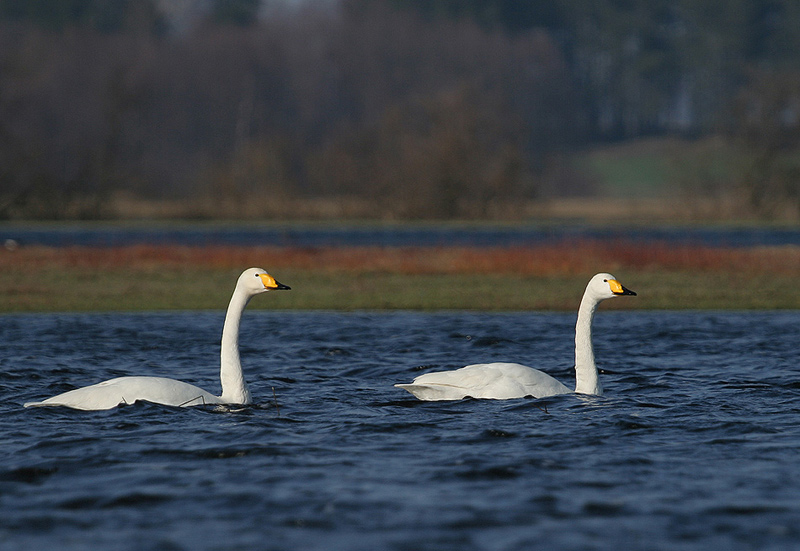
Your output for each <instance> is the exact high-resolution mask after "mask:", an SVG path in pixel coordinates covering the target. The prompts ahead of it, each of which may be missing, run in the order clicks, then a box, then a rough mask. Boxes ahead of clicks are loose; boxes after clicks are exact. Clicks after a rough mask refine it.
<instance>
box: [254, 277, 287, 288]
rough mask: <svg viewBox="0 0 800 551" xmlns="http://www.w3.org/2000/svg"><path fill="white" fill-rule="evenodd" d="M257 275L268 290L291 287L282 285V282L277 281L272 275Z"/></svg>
mask: <svg viewBox="0 0 800 551" xmlns="http://www.w3.org/2000/svg"><path fill="white" fill-rule="evenodd" d="M258 277H260V278H261V282H262V283H263V284H264V288H265V289H267V290H269V291H288V290H290V289H291V287H289V286H288V285H284V284H283V283H278V282H277V281H276V280H275V278H274V277H272V276H271V275H269V274H258Z"/></svg>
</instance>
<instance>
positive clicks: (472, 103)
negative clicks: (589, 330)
mask: <svg viewBox="0 0 800 551" xmlns="http://www.w3.org/2000/svg"><path fill="white" fill-rule="evenodd" d="M799 129H800V2H797V1H796V0H727V1H725V0H694V1H692V0H670V1H666V0H531V1H528V2H520V1H517V0H340V1H338V2H336V1H334V0H329V1H327V2H310V1H307V2H288V3H286V2H279V1H278V0H209V1H195V2H191V1H189V2H179V1H178V0H29V1H21V0H0V218H13V217H38V218H54V219H58V218H100V217H110V216H114V215H115V214H117V213H116V212H114V208H115V207H114V205H118V204H119V198H120V197H129V198H131V199H136V198H147V199H154V200H165V199H167V200H169V199H172V200H177V201H180V202H182V203H183V204H185V205H186V209H185V210H184V212H183V214H185V215H193V216H289V217H291V216H302V215H305V214H308V211H303V210H302V208H301V207H300V206H299V205H301V204H317V205H328V207H327V208H328V209H329V210H328V212H330V213H331V214H333V215H337V214H338V215H347V214H348V213H356V214H360V215H364V214H367V215H370V216H375V217H396V218H455V217H496V216H513V215H515V214H518V213H521V212H522V211H521V209H522V208H523V206H524V205H525V204H526V202H528V201H531V200H536V199H538V198H546V197H553V196H563V195H570V194H588V193H591V192H592V191H593V189H592V186H593V183H592V180H591V179H590V178H587V177H585V176H584V175H582V174H581V173H580V172H579V171H577V170H575V169H574V168H573V167H572V164H571V163H570V157H571V155H572V154H573V153H574V152H575V151H578V150H580V149H581V148H586V147H591V146H593V145H596V144H599V143H605V142H609V141H614V140H631V139H637V138H641V137H646V136H663V135H680V136H685V137H691V138H696V137H702V136H710V135H725V136H727V137H728V138H730V141H731V143H733V144H736V146H737V147H741V148H742V149H743V150H745V151H748V152H749V155H751V157H752V162H751V163H749V164H747V166H746V169H745V170H744V172H743V175H742V179H741V182H739V184H740V185H741V186H742V189H743V190H744V194H745V195H746V196H747V198H748V201H749V204H750V205H751V206H752V207H753V208H754V209H756V210H758V211H760V212H764V213H769V212H772V211H774V210H775V209H776V208H777V207H778V206H780V205H785V204H786V203H787V202H789V203H792V204H794V205H796V206H797V208H798V210H800V182H798V179H797V177H798V176H800V171H799V170H798V168H797V166H798V165H797V163H795V162H794V161H793V159H794V157H797V153H798V145H799V144H800V130H799ZM112 199H114V200H113V201H112ZM347 205H351V208H352V210H350V211H348V210H347V209H348V207H347ZM320 209H323V207H322V206H318V211H317V212H321V211H320Z"/></svg>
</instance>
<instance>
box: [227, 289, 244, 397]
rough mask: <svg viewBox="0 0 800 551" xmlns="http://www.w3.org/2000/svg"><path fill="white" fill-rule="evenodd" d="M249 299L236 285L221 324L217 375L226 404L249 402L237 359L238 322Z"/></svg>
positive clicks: (240, 366)
mask: <svg viewBox="0 0 800 551" xmlns="http://www.w3.org/2000/svg"><path fill="white" fill-rule="evenodd" d="M249 301H250V296H249V295H248V294H247V293H246V292H245V291H244V290H242V289H240V288H239V287H237V288H236V290H235V291H234V292H233V296H232V297H231V301H230V303H229V304H228V311H227V312H226V313H225V324H224V325H223V326H222V345H221V348H220V373H219V376H220V381H221V383H222V396H221V399H222V401H223V402H225V403H228V404H249V403H250V391H249V390H248V388H247V383H246V382H245V380H244V373H243V372H242V364H241V361H240V359H239V322H240V321H241V319H242V313H243V312H244V309H245V307H246V306H247V303H248V302H249Z"/></svg>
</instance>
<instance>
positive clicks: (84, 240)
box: [0, 223, 800, 247]
mask: <svg viewBox="0 0 800 551" xmlns="http://www.w3.org/2000/svg"><path fill="white" fill-rule="evenodd" d="M6 239H13V240H15V241H16V242H19V243H21V244H22V245H45V246H49V247H66V246H71V245H79V246H88V247H97V246H102V247H112V246H128V245H140V244H151V245H190V246H203V245H229V246H234V245H236V246H264V245H274V246H284V247H285V246H294V247H340V246H362V247H363V246H380V247H402V246H418V247H440V246H453V245H456V246H473V247H511V246H528V245H537V244H548V243H560V242H563V241H574V240H576V239H577V240H581V239H589V240H625V241H634V242H644V243H649V242H654V241H656V242H668V243H670V244H673V245H681V244H683V245H705V246H710V247H753V246H780V245H800V228H796V227H792V228H788V227H787V228H779V227H712V226H661V227H659V226H648V227H639V226H637V227H626V226H605V227H597V226H589V225H581V224H559V225H531V226H526V225H519V226H502V225H498V226H493V225H459V224H452V225H443V224H438V225H426V224H411V225H385V226H382V225H356V226H350V225H347V224H337V225H332V226H326V225H309V226H303V225H264V226H257V225H250V226H240V225H231V226H224V225H185V226H184V225H175V224H172V225H168V226H160V225H158V224H157V223H156V224H153V225H151V226H146V227H145V226H125V225H96V224H90V225H82V224H59V225H55V226H48V225H33V226H28V225H24V224H4V225H0V242H5V240H6Z"/></svg>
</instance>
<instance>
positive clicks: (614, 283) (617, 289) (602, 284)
mask: <svg viewBox="0 0 800 551" xmlns="http://www.w3.org/2000/svg"><path fill="white" fill-rule="evenodd" d="M586 293H587V294H589V295H591V296H592V297H594V298H595V300H597V301H601V300H606V299H607V298H614V297H620V296H634V297H635V296H636V293H634V292H633V291H631V290H630V289H626V288H625V287H623V286H622V284H621V283H620V282H619V281H618V280H617V278H615V277H614V276H613V275H611V274H606V273H600V274H597V275H595V276H594V277H593V278H592V279H590V280H589V285H587V286H586Z"/></svg>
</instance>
